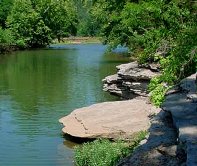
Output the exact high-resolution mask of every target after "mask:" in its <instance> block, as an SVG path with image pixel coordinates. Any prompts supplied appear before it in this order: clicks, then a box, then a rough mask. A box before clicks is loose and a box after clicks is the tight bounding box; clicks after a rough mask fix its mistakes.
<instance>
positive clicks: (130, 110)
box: [59, 99, 158, 139]
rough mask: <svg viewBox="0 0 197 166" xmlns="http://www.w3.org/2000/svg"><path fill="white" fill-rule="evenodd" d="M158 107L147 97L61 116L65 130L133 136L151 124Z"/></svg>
mask: <svg viewBox="0 0 197 166" xmlns="http://www.w3.org/2000/svg"><path fill="white" fill-rule="evenodd" d="M156 111H158V109H157V108H155V107H153V106H152V105H150V104H147V103H146V100H145V99H144V100H141V99H133V100H128V101H116V102H105V103H99V104H94V105H91V106H89V107H84V108H80V109H76V110H74V111H73V112H72V113H71V114H69V115H68V116H65V117H63V118H61V119H60V120H59V122H60V123H62V124H63V125H64V128H63V129H62V131H63V132H64V133H65V134H68V135H71V136H74V137H79V138H112V139H119V138H122V139H127V138H132V136H133V135H135V134H136V133H137V132H139V131H142V130H143V131H144V130H147V129H148V128H149V125H150V124H149V115H150V114H152V113H155V112H156Z"/></svg>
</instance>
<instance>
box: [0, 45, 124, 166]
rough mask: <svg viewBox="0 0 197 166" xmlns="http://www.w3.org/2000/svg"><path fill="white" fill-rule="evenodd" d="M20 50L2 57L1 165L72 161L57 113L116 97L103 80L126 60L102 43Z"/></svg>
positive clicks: (0, 80)
mask: <svg viewBox="0 0 197 166" xmlns="http://www.w3.org/2000/svg"><path fill="white" fill-rule="evenodd" d="M64 47H65V49H59V48H58V49H57V48H56V49H43V50H29V51H17V52H13V53H11V54H8V55H6V56H1V57H0V133H1V137H0V147H1V151H0V165H15V166H23V165H35V166H36V165H47V166H49V165H57V166H61V165H67V166H69V165H73V164H72V160H71V159H70V157H68V156H72V149H71V148H72V147H73V143H72V142H70V140H69V139H67V140H65V139H64V138H63V137H61V136H60V133H61V127H62V126H61V125H60V124H59V123H58V119H60V118H61V117H63V116H65V115H67V114H69V113H70V112H71V111H72V110H74V109H76V108H80V107H84V106H88V105H91V104H94V103H98V102H104V101H113V100H118V98H117V97H114V96H111V95H109V94H108V93H105V92H103V91H102V82H101V80H102V79H103V78H104V77H106V76H107V75H110V74H114V73H115V72H116V69H115V66H116V65H119V64H120V63H122V62H128V58H127V57H123V56H121V55H107V54H106V55H105V54H104V53H105V50H106V47H105V46H102V45H100V44H88V45H65V46H64Z"/></svg>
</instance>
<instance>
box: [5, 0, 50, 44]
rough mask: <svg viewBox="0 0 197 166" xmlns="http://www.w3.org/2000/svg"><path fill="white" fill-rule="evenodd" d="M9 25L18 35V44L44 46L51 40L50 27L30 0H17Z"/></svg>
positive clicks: (9, 18)
mask: <svg viewBox="0 0 197 166" xmlns="http://www.w3.org/2000/svg"><path fill="white" fill-rule="evenodd" d="M7 26H8V27H9V29H10V30H11V31H12V33H13V34H14V36H15V37H16V43H17V44H18V43H19V44H20V45H21V44H22V45H26V46H27V47H42V46H45V45H47V44H49V43H50V41H51V36H50V29H49V28H48V27H47V26H46V25H45V24H44V22H43V20H42V19H41V16H40V14H39V13H37V12H36V11H35V10H34V9H33V7H32V3H31V1H30V0H15V2H14V5H13V8H12V11H11V14H10V15H9V16H8V18H7ZM23 43H24V44H23Z"/></svg>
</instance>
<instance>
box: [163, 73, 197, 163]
mask: <svg viewBox="0 0 197 166" xmlns="http://www.w3.org/2000/svg"><path fill="white" fill-rule="evenodd" d="M179 87H180V90H179V91H177V92H175V93H173V94H168V95H167V96H166V100H165V102H164V103H163V106H162V107H163V109H164V110H165V111H167V112H170V114H171V115H172V118H173V124H174V126H175V127H176V129H177V131H178V135H179V136H178V139H179V142H180V143H183V144H185V145H186V147H187V148H186V154H187V161H186V165H188V166H193V165H194V166H195V165H197V145H196V144H197V120H196V119H197V103H196V92H197V88H196V74H193V75H191V76H189V77H187V78H186V79H183V80H182V81H181V82H180V85H179Z"/></svg>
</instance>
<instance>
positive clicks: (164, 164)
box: [118, 74, 197, 166]
mask: <svg viewBox="0 0 197 166" xmlns="http://www.w3.org/2000/svg"><path fill="white" fill-rule="evenodd" d="M196 92H197V87H196V74H193V75H191V76H190V77H187V78H186V79H184V80H182V81H181V82H180V84H179V85H177V86H176V87H174V88H173V89H172V90H170V91H169V92H168V94H167V96H166V100H165V102H164V103H163V106H162V108H161V111H160V113H159V114H157V115H156V116H155V117H154V118H153V119H152V120H151V127H150V128H149V132H150V135H149V137H148V138H147V139H146V140H143V141H142V142H141V145H140V146H139V147H138V148H137V149H136V150H135V151H134V153H133V154H132V155H131V156H129V157H128V158H126V159H124V160H123V161H121V162H120V163H119V164H118V166H130V165H132V166H139V165H140V166H147V165H153V166H158V165H160V166H180V165H181V166H184V165H187V166H196V165H197V120H196V119H197V93H196ZM131 163H132V164H131Z"/></svg>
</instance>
